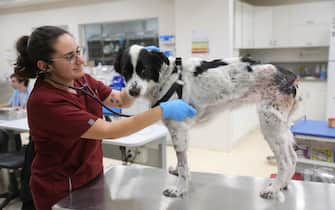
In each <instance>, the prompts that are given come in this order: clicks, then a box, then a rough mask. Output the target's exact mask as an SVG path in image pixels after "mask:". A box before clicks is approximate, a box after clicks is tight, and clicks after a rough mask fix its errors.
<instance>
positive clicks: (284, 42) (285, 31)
mask: <svg viewBox="0 0 335 210" xmlns="http://www.w3.org/2000/svg"><path fill="white" fill-rule="evenodd" d="M289 21H290V17H289V6H285V5H284V6H276V7H272V40H273V46H274V47H288V46H289V45H290V38H289V37H290V36H289V31H290V30H291V29H290V27H289Z"/></svg>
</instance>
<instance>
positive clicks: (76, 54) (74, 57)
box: [51, 47, 84, 64]
mask: <svg viewBox="0 0 335 210" xmlns="http://www.w3.org/2000/svg"><path fill="white" fill-rule="evenodd" d="M83 54H84V50H83V48H81V47H78V48H77V49H76V51H72V52H69V53H67V54H65V55H63V56H62V57H57V58H52V59H51V60H58V59H65V60H66V61H67V62H68V63H69V64H74V63H75V62H76V61H77V58H78V57H79V56H82V55H83Z"/></svg>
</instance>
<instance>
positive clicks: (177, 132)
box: [163, 126, 190, 197]
mask: <svg viewBox="0 0 335 210" xmlns="http://www.w3.org/2000/svg"><path fill="white" fill-rule="evenodd" d="M168 129H169V131H170V134H171V139H172V143H173V146H174V148H175V151H176V155H177V167H176V169H175V170H171V169H170V171H169V172H170V173H171V172H172V174H173V175H176V176H177V180H176V184H175V185H174V186H172V187H169V188H168V189H166V190H164V192H163V194H164V195H165V196H167V197H181V196H183V194H184V193H185V192H187V191H188V185H189V181H190V172H189V167H188V162H187V130H186V129H181V128H180V127H179V128H178V129H175V128H172V126H168Z"/></svg>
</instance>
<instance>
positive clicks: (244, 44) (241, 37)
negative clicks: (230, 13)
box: [234, 1, 254, 49]
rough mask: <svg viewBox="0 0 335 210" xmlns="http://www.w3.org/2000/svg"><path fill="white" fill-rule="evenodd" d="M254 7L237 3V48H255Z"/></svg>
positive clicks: (235, 44)
mask: <svg viewBox="0 0 335 210" xmlns="http://www.w3.org/2000/svg"><path fill="white" fill-rule="evenodd" d="M253 37H254V34H253V6H252V5H250V4H247V3H245V2H240V1H236V2H235V43H234V46H235V48H237V49H239V48H253V42H254V38H253Z"/></svg>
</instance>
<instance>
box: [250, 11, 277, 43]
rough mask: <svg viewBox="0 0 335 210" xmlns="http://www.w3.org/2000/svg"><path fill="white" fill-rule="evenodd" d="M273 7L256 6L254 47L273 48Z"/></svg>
mask: <svg viewBox="0 0 335 210" xmlns="http://www.w3.org/2000/svg"><path fill="white" fill-rule="evenodd" d="M271 47H273V40H272V7H255V8H254V48H271Z"/></svg>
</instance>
